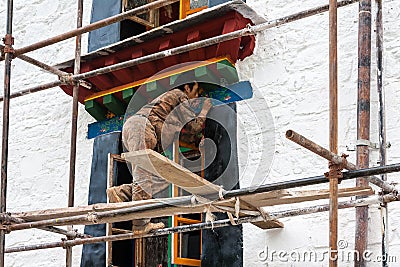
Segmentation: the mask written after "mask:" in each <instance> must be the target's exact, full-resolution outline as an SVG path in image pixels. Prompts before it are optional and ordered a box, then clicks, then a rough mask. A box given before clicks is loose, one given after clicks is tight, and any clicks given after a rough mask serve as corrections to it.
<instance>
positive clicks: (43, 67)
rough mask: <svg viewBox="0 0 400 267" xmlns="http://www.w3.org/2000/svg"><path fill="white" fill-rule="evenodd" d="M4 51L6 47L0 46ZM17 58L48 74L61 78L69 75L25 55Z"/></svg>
mask: <svg viewBox="0 0 400 267" xmlns="http://www.w3.org/2000/svg"><path fill="white" fill-rule="evenodd" d="M2 49H4V45H0V50H2ZM17 58H19V59H21V60H23V61H25V62H28V63H30V64H32V65H34V66H36V67H39V68H41V69H43V70H45V71H48V72H50V73H53V74H55V75H58V76H60V77H61V76H64V75H68V73H67V72H64V71H61V70H59V69H57V68H55V67H53V66H49V65H47V64H45V63H43V62H40V61H39V60H36V59H34V58H31V57H28V56H25V55H20V56H18V57H17Z"/></svg>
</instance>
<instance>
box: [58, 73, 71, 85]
mask: <svg viewBox="0 0 400 267" xmlns="http://www.w3.org/2000/svg"><path fill="white" fill-rule="evenodd" d="M59 80H60V82H62V83H63V84H67V85H73V84H74V80H73V79H72V74H71V73H68V74H66V75H62V76H59Z"/></svg>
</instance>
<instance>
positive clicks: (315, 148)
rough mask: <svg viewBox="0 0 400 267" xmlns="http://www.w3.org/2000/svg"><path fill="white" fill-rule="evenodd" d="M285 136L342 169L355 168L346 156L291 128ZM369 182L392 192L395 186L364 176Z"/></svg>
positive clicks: (373, 177)
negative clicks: (341, 155) (333, 151)
mask: <svg viewBox="0 0 400 267" xmlns="http://www.w3.org/2000/svg"><path fill="white" fill-rule="evenodd" d="M286 137H287V138H288V139H289V140H291V141H293V142H295V143H296V144H298V145H301V146H302V147H304V148H306V149H308V150H310V151H311V152H314V153H315V154H317V155H319V156H321V157H323V158H324V159H327V160H329V161H330V162H332V163H333V164H337V165H340V166H341V167H343V168H344V169H347V170H356V169H357V167H356V165H354V164H353V163H351V162H348V161H347V160H346V158H344V157H339V155H336V154H335V153H332V152H330V151H329V150H328V149H326V148H324V147H322V146H320V145H318V144H316V143H314V142H313V141H311V140H309V139H307V138H306V137H304V136H303V135H301V134H299V133H296V132H295V131H293V130H287V131H286ZM366 179H367V180H368V181H369V182H371V183H373V184H374V185H376V186H378V187H380V188H382V189H383V191H384V192H387V193H389V192H393V191H395V190H396V189H395V187H394V186H393V185H391V184H389V183H388V182H386V181H384V180H382V179H380V178H379V177H376V176H368V177H367V178H366Z"/></svg>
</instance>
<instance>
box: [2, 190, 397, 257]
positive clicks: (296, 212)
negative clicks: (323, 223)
mask: <svg viewBox="0 0 400 267" xmlns="http://www.w3.org/2000/svg"><path fill="white" fill-rule="evenodd" d="M382 201H387V202H391V201H399V199H397V198H395V197H392V196H391V195H385V196H372V197H369V198H364V199H358V200H350V201H344V202H340V203H339V204H338V208H339V209H346V208H352V207H358V206H366V205H373V204H379V203H382ZM329 207H330V205H317V206H312V207H305V208H298V209H290V210H283V211H276V212H271V213H269V216H270V217H271V218H272V219H280V218H285V217H293V216H300V215H306V214H312V213H317V212H324V211H328V210H329ZM263 220H264V218H263V217H262V216H251V217H243V218H239V219H236V218H235V219H234V221H235V223H237V224H243V223H250V222H260V221H263ZM231 225H232V222H231V221H230V219H225V220H218V221H214V222H206V223H198V224H191V225H184V226H178V227H174V228H164V229H161V230H157V231H155V232H153V233H149V234H146V235H140V236H138V235H133V234H120V235H112V236H102V237H92V238H85V239H77V240H72V241H60V242H52V243H44V244H37V245H29V246H20V247H11V248H7V249H6V253H14V252H21V251H29V250H38V249H47V248H56V247H63V248H66V247H71V246H77V245H83V244H91V243H99V242H111V241H118V240H127V239H137V238H143V237H154V236H160V235H168V234H172V233H184V232H189V231H196V230H200V229H213V228H219V227H225V226H231Z"/></svg>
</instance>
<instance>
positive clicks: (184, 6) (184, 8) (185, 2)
mask: <svg viewBox="0 0 400 267" xmlns="http://www.w3.org/2000/svg"><path fill="white" fill-rule="evenodd" d="M179 3H180V6H179V19H184V18H186V17H187V16H188V15H191V14H194V13H196V12H199V11H202V10H203V9H206V8H208V6H202V7H198V8H195V9H190V0H180V1H179Z"/></svg>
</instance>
